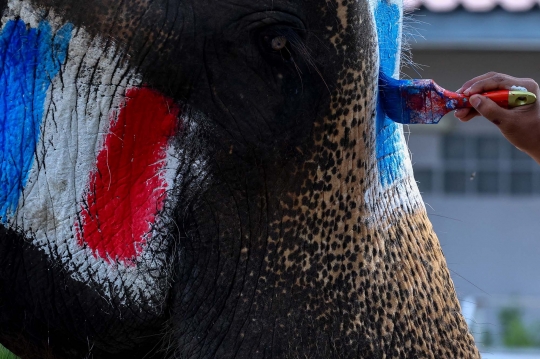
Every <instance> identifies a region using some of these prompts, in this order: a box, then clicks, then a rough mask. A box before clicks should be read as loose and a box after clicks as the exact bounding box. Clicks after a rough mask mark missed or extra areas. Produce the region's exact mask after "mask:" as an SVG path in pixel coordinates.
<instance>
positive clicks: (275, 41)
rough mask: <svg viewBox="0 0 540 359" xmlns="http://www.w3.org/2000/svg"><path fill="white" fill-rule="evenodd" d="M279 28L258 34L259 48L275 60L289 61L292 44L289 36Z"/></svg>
mask: <svg viewBox="0 0 540 359" xmlns="http://www.w3.org/2000/svg"><path fill="white" fill-rule="evenodd" d="M280 30H281V29H280ZM280 30H277V31H276V30H275V29H273V30H271V31H263V32H262V33H261V34H260V35H259V42H260V45H261V49H262V50H263V53H264V54H266V56H267V57H270V58H274V59H275V60H285V61H290V60H291V58H292V54H293V51H292V47H293V46H292V45H293V44H292V43H291V40H290V39H289V36H288V35H287V34H284V33H283V31H280Z"/></svg>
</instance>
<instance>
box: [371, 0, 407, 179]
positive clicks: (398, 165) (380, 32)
mask: <svg viewBox="0 0 540 359" xmlns="http://www.w3.org/2000/svg"><path fill="white" fill-rule="evenodd" d="M400 20H401V9H400V8H399V6H398V5H396V4H391V3H390V2H389V0H380V1H379V2H378V5H377V9H376V10H375V21H376V23H377V36H378V38H379V60H380V71H382V72H384V73H385V74H386V75H388V76H390V77H392V76H394V72H395V70H396V62H397V56H399V36H400V26H401V24H400ZM376 121H377V124H376V135H377V139H376V155H377V167H378V169H379V181H380V183H381V185H382V186H384V187H386V186H389V185H391V184H392V183H394V182H395V181H396V180H398V179H400V178H401V177H402V176H403V175H404V165H403V164H404V161H405V158H404V154H403V143H401V136H400V135H399V131H400V127H399V126H398V125H397V124H396V123H395V122H393V121H392V120H390V119H389V118H388V117H386V114H385V113H384V109H383V106H382V101H381V99H380V98H379V99H378V102H377V119H376Z"/></svg>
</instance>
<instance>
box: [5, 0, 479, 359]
mask: <svg viewBox="0 0 540 359" xmlns="http://www.w3.org/2000/svg"><path fill="white" fill-rule="evenodd" d="M0 7H1V8H2V9H3V10H2V30H1V33H0V36H1V41H0V53H1V54H2V57H1V60H0V66H1V69H2V72H1V73H0V81H1V85H0V97H1V98H2V101H0V114H1V115H0V116H1V126H2V136H1V137H0V144H1V145H0V151H1V153H2V156H1V160H0V161H1V172H0V176H1V181H0V288H1V292H0V303H1V307H0V343H2V344H3V345H5V346H6V347H7V348H9V349H10V350H12V351H13V352H14V353H15V354H17V355H19V356H21V358H23V359H27V358H55V359H57V358H58V359H64V358H69V359H78V358H96V359H102V358H103V359H107V358H115V359H121V358H130V359H137V358H141V359H142V358H224V359H227V358H237V359H242V358H254V359H257V358H479V357H480V355H479V352H478V350H477V348H476V346H475V343H474V339H473V337H472V335H471V334H470V333H469V331H468V328H467V325H466V322H465V320H464V318H463V317H462V315H461V312H460V305H459V301H458V299H457V296H456V292H455V288H454V285H453V282H452V280H451V278H450V275H449V270H448V268H447V265H446V262H445V259H444V256H443V252H442V249H441V246H440V244H439V242H438V239H437V237H436V235H435V233H434V231H433V228H432V226H431V224H430V222H429V220H428V218H427V214H426V209H425V206H424V204H423V202H422V198H421V196H420V194H419V191H418V188H417V184H416V182H415V181H414V176H413V172H412V165H411V160H410V156H409V153H408V150H407V147H406V143H405V139H404V135H403V128H402V125H398V124H395V123H393V122H391V121H390V120H389V119H388V118H387V117H386V116H385V114H384V108H383V107H382V106H381V104H380V103H379V101H378V77H379V73H381V72H384V73H386V74H387V75H390V76H398V75H399V71H400V62H401V51H402V50H401V48H402V40H401V38H402V18H403V4H402V2H401V0H324V1H319V0H295V1H293V0H249V1H247V0H235V1H232V0H213V1H210V0H153V1H150V0H137V1H111V0H92V1H84V2H82V1H75V0H2V1H0Z"/></svg>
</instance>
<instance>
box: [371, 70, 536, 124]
mask: <svg viewBox="0 0 540 359" xmlns="http://www.w3.org/2000/svg"><path fill="white" fill-rule="evenodd" d="M379 92H380V96H381V99H382V104H383V107H384V111H385V112H386V115H387V116H388V117H389V118H390V119H391V120H393V121H394V122H398V123H403V124H413V123H438V122H439V121H440V120H441V118H442V117H443V116H444V115H446V114H447V113H448V112H450V111H453V110H457V109H460V108H471V107H472V105H471V104H470V103H469V97H468V96H465V95H462V94H458V93H455V92H452V91H448V90H445V89H443V88H442V87H440V86H439V85H437V84H436V83H435V82H434V81H433V80H395V79H393V78H391V77H389V76H387V75H385V74H383V73H382V72H381V73H380V74H379ZM481 95H482V96H485V97H489V98H490V99H492V100H493V101H495V102H496V103H497V104H498V105H499V106H501V107H504V108H513V107H518V106H524V105H529V104H532V103H535V102H536V95H535V94H533V93H532V92H528V91H527V89H525V88H523V87H515V86H514V87H513V88H512V89H511V90H497V91H489V92H484V93H482V94H481Z"/></svg>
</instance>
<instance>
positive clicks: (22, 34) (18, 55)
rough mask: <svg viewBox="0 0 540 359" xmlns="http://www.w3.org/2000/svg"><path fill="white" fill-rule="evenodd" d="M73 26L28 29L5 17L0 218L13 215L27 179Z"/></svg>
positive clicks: (0, 72)
mask: <svg viewBox="0 0 540 359" xmlns="http://www.w3.org/2000/svg"><path fill="white" fill-rule="evenodd" d="M72 30H73V26H72V25H71V24H67V25H65V26H64V27H62V28H61V29H60V30H58V31H57V32H56V34H53V33H52V29H51V26H50V25H49V23H47V22H45V21H43V22H41V23H40V24H39V25H38V28H37V29H36V28H27V27H26V24H25V23H24V22H23V21H21V20H10V21H8V22H7V23H6V25H5V26H4V29H3V30H2V33H1V34H0V221H2V222H4V223H5V222H6V221H7V216H8V215H10V214H13V213H14V212H15V210H16V209H17V204H18V202H19V198H20V196H21V193H22V190H23V188H24V186H25V185H26V181H27V180H28V174H29V172H30V168H31V166H32V163H33V159H34V154H35V152H36V145H37V142H38V139H39V133H40V126H41V121H42V118H43V114H44V105H45V99H46V96H47V90H48V89H49V86H50V84H51V81H52V79H53V78H54V77H55V76H56V75H57V73H58V71H59V70H60V66H61V65H62V64H63V63H64V61H65V59H66V56H67V49H68V44H69V41H70V40H71V32H72Z"/></svg>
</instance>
